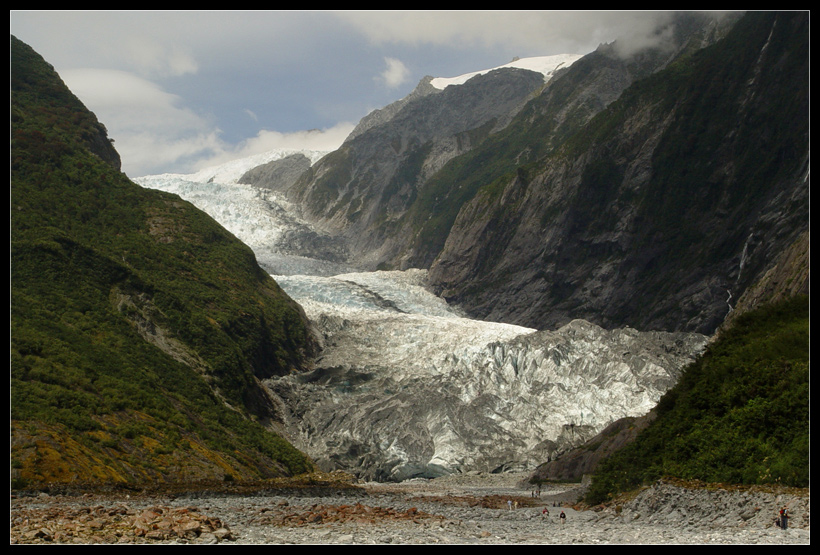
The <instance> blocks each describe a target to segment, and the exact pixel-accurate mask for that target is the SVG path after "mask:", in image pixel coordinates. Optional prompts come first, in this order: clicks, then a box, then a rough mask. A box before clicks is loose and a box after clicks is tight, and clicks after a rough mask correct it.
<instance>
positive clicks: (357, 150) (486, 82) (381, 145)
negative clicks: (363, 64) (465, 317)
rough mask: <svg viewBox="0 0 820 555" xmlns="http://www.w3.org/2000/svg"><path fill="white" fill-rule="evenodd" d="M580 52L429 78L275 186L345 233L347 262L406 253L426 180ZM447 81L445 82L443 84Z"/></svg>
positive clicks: (503, 121)
mask: <svg viewBox="0 0 820 555" xmlns="http://www.w3.org/2000/svg"><path fill="white" fill-rule="evenodd" d="M576 58H577V57H573V56H556V57H551V58H550V59H549V60H548V61H547V62H546V65H544V64H543V63H542V65H541V66H540V67H541V70H540V71H533V70H531V69H524V68H523V67H515V66H516V65H521V64H514V65H510V66H509V67H502V68H499V69H496V70H494V71H488V72H486V73H485V72H478V73H477V74H476V75H474V76H472V77H471V78H470V79H468V80H466V82H464V83H463V84H458V85H451V86H445V85H446V83H439V81H438V80H436V79H433V78H431V77H426V78H425V79H423V80H422V81H421V82H420V83H419V86H418V87H417V88H416V90H415V91H414V92H413V93H412V94H411V95H409V96H408V97H407V98H405V99H403V100H401V101H399V102H397V103H395V104H392V105H390V106H387V107H385V108H383V109H382V110H378V111H376V112H374V113H372V114H370V115H368V116H367V117H366V118H364V119H363V120H362V122H361V123H360V124H359V125H358V126H357V127H356V129H354V131H353V132H352V133H351V135H350V136H349V137H348V138H347V140H346V141H345V142H344V143H343V145H342V146H341V147H340V148H339V149H337V150H336V151H334V152H332V153H330V154H328V155H327V156H325V157H324V158H323V159H321V160H320V161H319V162H317V163H316V164H314V165H313V166H312V167H311V168H310V169H309V170H308V171H307V172H305V173H304V174H303V175H302V176H300V177H299V178H298V179H297V180H296V181H295V182H294V183H289V184H286V185H285V186H279V187H277V190H278V191H279V192H281V193H284V194H286V195H287V198H288V200H289V201H291V202H292V203H293V204H294V205H296V206H298V207H299V208H300V210H301V215H302V216H303V217H304V219H305V220H307V221H309V222H310V223H311V225H313V226H314V227H315V228H317V229H319V230H322V231H325V232H327V233H328V234H329V235H333V236H336V237H340V238H341V239H343V240H344V243H345V244H346V245H347V252H348V255H347V260H346V261H347V262H348V263H349V264H351V265H353V266H356V267H358V268H361V269H374V268H376V267H377V266H379V265H380V263H382V262H383V261H385V260H387V259H390V258H393V257H395V256H401V254H399V252H400V250H401V249H402V247H403V245H401V244H399V243H403V242H404V241H403V240H402V239H399V238H400V237H402V238H403V237H407V238H408V239H410V236H407V235H406V234H405V233H403V227H404V224H403V223H402V222H403V221H404V219H405V218H406V215H407V213H408V211H409V210H410V209H412V207H416V208H417V209H420V208H421V207H422V205H423V204H426V203H428V202H430V199H427V198H425V197H424V196H423V195H424V194H425V193H424V191H423V188H422V187H421V186H420V184H421V183H423V182H424V181H425V180H426V179H428V177H429V176H431V175H433V174H434V173H435V172H437V171H438V170H439V169H440V168H441V167H442V166H443V165H444V164H446V163H447V162H448V161H449V160H451V159H453V158H454V157H456V156H458V155H459V154H462V153H464V152H466V151H469V150H470V149H472V148H474V147H475V146H476V145H477V144H480V143H481V142H482V141H484V140H485V139H486V138H487V137H488V136H489V135H490V134H492V133H493V132H495V131H497V130H499V129H502V128H504V126H506V125H507V124H508V122H509V121H510V118H511V116H512V115H513V114H515V112H516V111H517V110H518V109H520V108H521V106H523V105H524V103H525V102H526V101H527V100H528V99H530V98H531V97H532V96H533V95H534V94H536V93H537V92H538V91H539V90H541V89H542V88H543V87H544V86H545V80H546V79H550V78H552V79H554V76H553V73H556V72H557V73H560V70H561V68H562V67H564V66H569V65H571V63H572V62H573V61H574V60H575V59H576ZM436 85H438V87H443V88H438V87H437V86H436Z"/></svg>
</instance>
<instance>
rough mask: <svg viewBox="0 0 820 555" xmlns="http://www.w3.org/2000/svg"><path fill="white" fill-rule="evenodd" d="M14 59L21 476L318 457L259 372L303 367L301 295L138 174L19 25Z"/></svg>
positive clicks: (289, 469) (146, 478)
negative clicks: (125, 166) (278, 407)
mask: <svg viewBox="0 0 820 555" xmlns="http://www.w3.org/2000/svg"><path fill="white" fill-rule="evenodd" d="M10 62H11V68H10V88H11V91H10V92H11V99H10V112H11V152H10V169H11V176H10V177H11V181H10V195H9V197H10V199H9V200H10V207H9V211H10V270H11V271H10V273H11V284H10V290H11V302H10V367H11V370H10V402H11V409H10V413H11V455H10V456H11V461H10V463H11V465H10V466H11V472H12V482H13V485H14V486H20V487H22V486H26V485H32V484H38V483H52V482H59V483H69V482H71V483H82V482H112V483H143V482H150V481H155V480H164V481H191V480H200V479H212V478H216V479H223V478H224V477H226V476H230V477H233V478H236V479H242V478H248V479H257V478H264V477H273V476H282V475H292V474H296V473H301V472H304V471H307V470H311V469H312V463H311V462H310V461H309V460H307V459H306V457H305V456H304V455H303V454H302V453H300V452H299V451H297V450H296V449H294V448H293V447H292V446H291V445H290V444H289V443H288V442H287V441H285V440H284V439H282V438H281V437H279V436H278V435H276V434H274V433H272V432H271V431H269V429H267V428H266V427H265V426H264V425H266V424H275V413H274V411H273V408H272V407H271V406H270V402H269V401H268V399H267V397H266V395H265V394H264V392H263V390H262V388H261V386H260V385H259V383H258V380H259V379H262V378H266V377H270V376H274V375H282V374H285V373H287V372H291V371H294V370H299V369H302V368H303V367H304V366H305V364H306V360H307V357H308V356H309V355H310V354H311V352H312V341H311V338H310V336H309V333H308V331H307V326H306V321H305V319H304V316H303V313H302V312H301V309H300V308H299V307H298V306H297V305H296V304H295V303H294V302H293V301H292V300H290V299H289V298H288V297H287V296H286V295H285V294H284V293H283V292H282V291H281V289H280V288H279V286H278V285H277V284H276V283H275V282H274V281H273V280H272V279H271V278H270V276H269V275H267V274H266V273H265V272H264V271H262V270H261V269H260V268H259V266H258V265H257V263H256V260H255V257H254V255H253V253H252V251H251V250H250V249H249V248H248V247H247V246H245V245H244V244H242V243H241V242H240V241H238V240H237V239H236V238H235V237H233V236H232V235H231V234H230V233H228V232H227V231H225V230H224V229H223V228H222V227H220V226H219V225H218V224H217V223H216V222H214V221H213V220H212V219H211V218H210V217H209V216H207V215H206V214H204V213H203V212H201V211H199V210H197V209H196V208H194V207H193V206H192V205H190V204H188V203H187V202H184V201H182V200H181V199H179V198H178V197H177V196H175V195H169V194H165V193H160V192H157V191H150V190H145V189H142V188H140V187H139V186H137V185H136V184H134V183H132V182H131V181H129V180H128V179H127V177H126V176H125V175H124V174H122V173H121V172H120V171H119V156H118V155H117V154H116V151H115V150H114V149H113V147H112V145H111V141H109V140H108V138H107V136H106V131H105V128H104V127H103V126H102V124H100V123H99V122H98V121H97V120H96V118H95V117H94V115H93V114H92V113H90V112H89V111H88V110H87V109H86V108H85V107H84V106H83V105H82V103H81V102H80V101H79V100H78V99H77V98H76V97H75V96H74V95H73V94H72V93H71V92H70V91H69V90H68V89H67V87H66V86H65V85H64V84H63V82H62V81H61V80H60V78H59V76H58V75H57V74H56V73H55V72H54V70H53V68H52V67H51V66H50V65H49V64H47V63H46V62H45V61H44V60H43V59H42V58H41V57H40V56H39V55H38V54H36V53H35V52H34V51H33V50H31V49H30V48H29V47H28V46H26V45H25V44H23V43H21V42H20V41H18V40H17V39H16V38H14V37H11V48H10Z"/></svg>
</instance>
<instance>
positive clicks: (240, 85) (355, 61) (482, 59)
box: [10, 10, 671, 177]
mask: <svg viewBox="0 0 820 555" xmlns="http://www.w3.org/2000/svg"><path fill="white" fill-rule="evenodd" d="M670 15H671V14H670V13H669V12H646V11H640V12H627V11H615V12H605V11H577V12H573V11H410V12H403V11H342V12H332V11H23V10H12V11H11V12H10V27H11V34H12V35H14V36H16V37H17V38H18V39H20V40H22V41H23V42H25V43H26V44H28V45H29V46H31V47H32V48H34V50H35V51H37V52H38V53H39V54H40V55H41V56H43V58H45V60H46V61H47V62H49V63H50V64H52V65H53V66H54V68H55V69H56V70H57V72H58V73H59V74H60V76H61V77H62V79H63V80H64V81H65V83H66V84H67V85H68V87H69V88H70V89H71V90H72V92H74V94H75V95H77V96H78V97H79V98H80V100H81V101H82V102H83V103H84V104H85V105H86V106H87V107H88V108H89V109H90V110H91V111H93V112H94V113H95V114H96V115H97V117H98V118H99V119H100V121H101V122H102V123H103V124H104V125H105V126H106V128H107V129H108V132H109V136H110V137H111V138H112V139H114V141H115V142H114V146H115V147H116V149H117V151H118V152H119V153H120V156H121V157H122V162H123V171H125V173H126V174H128V175H129V176H130V177H139V176H143V175H149V174H156V173H165V172H176V173H189V172H192V171H195V170H196V169H200V168H202V167H205V166H209V165H214V164H216V163H219V162H222V161H227V160H231V159H236V158H241V157H244V156H246V155H250V154H257V153H259V152H264V151H267V150H271V149H274V148H285V147H287V148H290V147H292V148H309V149H316V150H330V149H333V148H336V147H337V146H338V145H339V144H341V141H342V140H343V139H344V137H345V136H346V135H347V133H349V132H350V130H351V129H352V128H353V126H354V125H355V124H356V123H357V122H358V121H359V120H360V119H361V118H362V117H363V116H365V115H366V114H367V113H368V112H370V111H371V110H373V109H375V108H381V107H383V106H385V105H387V104H389V103H390V102H393V101H395V100H398V99H400V98H402V97H404V96H405V95H407V94H408V93H410V92H411V91H412V90H413V88H414V87H415V86H416V85H417V84H418V82H419V80H420V79H421V78H423V77H424V76H425V75H432V76H434V77H455V76H458V75H461V74H464V73H469V72H472V71H479V70H483V69H489V68H492V67H496V66H499V65H503V64H505V63H507V62H509V61H510V60H512V59H513V57H515V56H518V57H521V58H524V57H530V56H547V55H552V54H565V53H573V54H587V53H589V52H592V51H593V50H595V48H597V47H598V45H599V44H601V43H605V42H612V41H613V40H615V39H616V38H619V39H623V38H624V37H628V38H629V39H630V40H634V41H636V42H641V41H642V40H644V39H646V38H647V37H648V36H649V34H650V30H651V28H652V27H653V26H654V25H655V24H656V23H657V21H658V20H659V19H663V18H668V17H669V16H670Z"/></svg>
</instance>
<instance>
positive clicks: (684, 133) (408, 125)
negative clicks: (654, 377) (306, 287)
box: [275, 12, 809, 334]
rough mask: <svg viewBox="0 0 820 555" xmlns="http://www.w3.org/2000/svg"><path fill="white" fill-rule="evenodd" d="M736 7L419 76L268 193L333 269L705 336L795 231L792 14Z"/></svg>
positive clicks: (557, 316)
mask: <svg viewBox="0 0 820 555" xmlns="http://www.w3.org/2000/svg"><path fill="white" fill-rule="evenodd" d="M738 18H739V16H738V15H733V16H731V17H723V18H716V17H714V16H712V15H710V14H702V13H695V12H691V13H683V14H676V17H675V18H673V21H672V23H670V25H669V27H668V28H665V29H661V30H658V36H663V37H665V38H668V40H667V41H666V42H664V43H663V44H661V45H658V46H655V47H653V48H647V49H644V50H641V51H639V52H636V53H632V54H630V55H629V56H624V55H622V53H621V51H622V49H621V48H620V47H619V46H618V43H617V41H616V43H613V44H607V45H601V46H600V47H599V48H598V49H597V50H596V51H595V52H593V53H591V54H589V55H587V56H584V57H583V58H580V59H575V60H573V61H572V63H571V64H570V63H563V64H562V65H561V67H560V68H559V69H557V71H554V72H553V73H552V74H551V75H550V76H549V79H548V80H547V81H546V82H544V81H543V77H542V75H543V74H541V73H535V72H531V71H528V70H525V69H522V68H515V69H509V68H508V69H503V68H502V69H498V70H496V71H490V72H478V74H477V75H475V76H474V77H473V78H472V79H466V80H463V79H458V80H457V81H456V82H457V83H458V84H456V85H451V86H448V87H445V88H444V89H437V88H436V87H434V86H433V83H434V82H436V80H435V79H432V78H426V79H424V80H422V82H421V83H420V84H419V87H418V88H417V90H416V91H415V92H414V93H413V94H411V95H409V96H408V97H407V98H405V99H402V100H401V101H399V102H397V103H395V104H394V105H391V106H388V107H386V108H385V109H383V110H380V111H378V112H377V113H374V114H372V115H371V116H368V117H367V118H366V119H365V120H363V122H362V124H361V125H360V126H359V127H358V129H357V131H355V132H354V133H353V134H352V135H351V137H350V138H349V139H348V140H347V141H346V142H345V144H344V145H343V146H342V147H341V148H340V149H339V150H337V151H336V152H333V153H330V154H328V155H327V156H325V157H324V158H323V159H321V160H320V161H319V162H318V163H316V164H314V165H313V166H311V168H310V169H308V170H307V171H305V172H304V173H303V174H302V175H301V176H300V177H299V178H298V179H297V180H295V181H292V180H290V181H288V182H287V183H283V184H279V185H275V188H276V190H277V191H278V192H281V193H283V194H285V195H286V196H287V199H288V200H289V201H290V202H292V203H293V205H294V206H296V207H298V209H299V210H300V216H301V217H302V218H303V219H304V221H305V222H307V223H308V224H309V225H311V226H312V227H313V228H314V229H315V230H316V231H317V232H318V233H320V234H322V236H323V237H325V238H328V239H330V238H332V240H333V242H334V243H333V245H334V246H333V249H332V250H333V252H335V253H336V255H337V258H336V259H335V260H336V261H337V262H347V263H349V264H351V265H353V266H355V267H357V268H360V269H375V268H380V269H405V268H425V269H429V276H430V280H431V284H432V286H433V287H434V288H435V290H436V292H437V293H438V294H440V295H441V296H443V297H444V298H446V299H447V300H448V301H449V302H451V303H453V304H456V305H458V306H460V307H462V308H463V309H464V310H466V311H467V313H469V314H470V315H471V316H473V317H476V318H481V319H485V320H489V321H500V322H506V323H510V324H516V325H521V326H525V327H531V328H536V329H554V328H557V327H559V326H561V325H564V324H566V323H568V322H569V321H571V320H573V319H577V318H580V319H585V320H588V321H591V322H594V323H596V324H598V325H600V326H602V327H604V328H613V327H622V326H629V327H633V328H636V329H640V330H667V331H672V330H681V331H694V332H699V333H704V334H712V333H714V332H715V330H716V329H717V327H718V326H719V324H720V323H721V322H722V321H723V319H724V318H725V317H726V316H727V314H729V313H730V311H731V310H732V308H733V304H734V303H736V302H737V300H738V299H739V298H740V297H741V296H742V295H743V293H744V291H746V290H747V289H748V288H749V287H750V286H752V284H754V283H756V282H757V281H759V280H760V279H761V278H762V277H763V276H764V274H765V273H766V272H767V271H768V270H769V269H770V268H771V267H772V265H773V264H774V259H775V257H776V255H777V254H779V253H780V252H783V251H784V250H787V249H789V248H790V247H791V245H792V244H794V243H795V242H796V241H798V238H799V236H800V235H801V233H803V232H805V231H807V230H808V190H809V187H808V159H809V149H808V121H809V120H808V54H807V53H808V46H807V45H808V42H807V41H808V31H807V23H806V21H805V19H806V14H805V13H800V12H782V13H781V12H752V13H749V14H746V15H745V16H744V17H743V18H742V20H740V21H738Z"/></svg>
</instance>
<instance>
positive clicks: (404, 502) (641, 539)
mask: <svg viewBox="0 0 820 555" xmlns="http://www.w3.org/2000/svg"><path fill="white" fill-rule="evenodd" d="M521 478H522V475H514V474H509V475H506V474H505V475H468V476H453V477H445V478H439V479H436V480H413V481H409V482H403V483H401V484H375V483H367V484H361V485H360V486H361V487H359V488H356V489H355V491H353V490H352V491H347V492H336V493H334V492H326V491H324V492H317V493H316V495H315V496H314V495H312V494H311V493H308V492H303V493H302V494H299V495H288V494H284V493H282V492H280V493H276V492H267V493H262V492H260V493H257V494H252V495H217V494H183V495H168V496H160V495H155V496H142V495H135V496H127V495H120V496H116V497H114V496H110V495H105V496H100V495H88V494H86V495H78V496H68V495H46V494H39V495H27V496H16V495H12V498H11V503H10V543H11V544H180V543H186V544H203V543H207V544H217V543H220V544H221V543H230V544H315V545H320V544H321V545H330V544H333V545H337V544H338V545H350V544H381V545H384V544H429V545H447V544H463V545H468V544H469V545H482V544H488V545H490V544H534V545H540V544H543V545H566V544H587V545H594V544H735V545H750V544H766V545H778V544H807V545H808V544H810V543H811V542H810V515H809V498H808V493H807V491H804V492H802V493H800V494H799V495H796V496H795V495H793V494H790V493H789V494H782V493H781V494H768V493H767V494H765V495H763V494H756V493H742V494H734V493H733V494H731V496H730V498H729V499H730V501H728V502H727V498H726V497H725V495H723V494H720V495H719V496H718V497H715V494H714V493H713V494H710V495H707V494H703V493H697V494H693V495H689V494H686V493H684V494H678V493H675V492H676V491H677V490H675V489H672V490H667V489H664V488H660V489H659V490H658V491H657V492H654V493H649V494H647V495H648V497H646V498H645V499H643V500H636V501H635V502H634V503H633V504H632V505H630V506H624V507H620V508H618V509H615V508H606V509H599V510H593V509H585V510H584V509H581V508H580V506H578V505H574V506H573V505H572V502H573V501H574V498H575V497H576V495H575V493H576V492H574V491H573V486H550V487H548V488H545V489H544V490H542V491H541V492H540V496H538V495H537V494H536V493H535V492H533V491H530V490H529V489H526V488H525V487H521V485H520V484H521ZM670 491H671V494H670ZM670 496H671V497H675V496H677V498H676V499H672V498H670ZM684 497H686V499H683V498H684ZM781 504H783V505H788V506H790V510H791V511H792V519H791V526H790V527H788V528H787V529H785V530H783V529H781V528H777V527H776V526H775V525H774V518H775V516H776V507H777V506H779V505H781ZM710 505H711V506H710ZM699 506H702V510H697V509H693V507H699ZM718 506H720V507H721V508H722V509H723V508H725V509H729V510H728V511H727V510H721V511H720V513H721V516H720V517H714V518H710V517H708V516H705V515H709V514H713V513H714V512H715V509H716V508H717V507H718ZM545 509H546V512H545ZM562 512H563V513H564V515H565V518H561V516H560V515H561V513H562ZM547 513H548V514H547Z"/></svg>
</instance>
